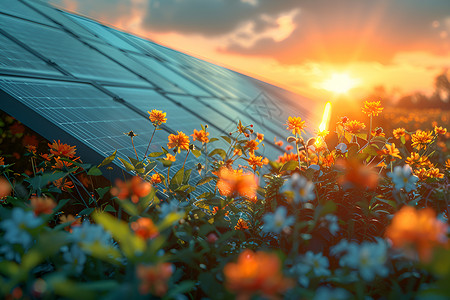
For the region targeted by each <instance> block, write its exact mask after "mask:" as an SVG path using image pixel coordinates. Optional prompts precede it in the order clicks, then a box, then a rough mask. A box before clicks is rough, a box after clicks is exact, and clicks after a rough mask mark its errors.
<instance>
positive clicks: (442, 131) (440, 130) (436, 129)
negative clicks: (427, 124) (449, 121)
mask: <svg viewBox="0 0 450 300" xmlns="http://www.w3.org/2000/svg"><path fill="white" fill-rule="evenodd" d="M434 132H435V133H436V134H440V135H445V134H446V133H447V128H442V126H439V127H437V126H434Z"/></svg>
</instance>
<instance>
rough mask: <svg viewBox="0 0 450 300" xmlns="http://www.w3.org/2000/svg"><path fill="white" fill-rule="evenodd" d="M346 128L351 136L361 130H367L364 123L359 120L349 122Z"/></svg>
mask: <svg viewBox="0 0 450 300" xmlns="http://www.w3.org/2000/svg"><path fill="white" fill-rule="evenodd" d="M344 128H345V130H346V131H347V132H349V133H351V134H357V133H359V132H360V131H361V130H363V129H364V128H366V125H364V123H362V122H359V121H357V120H353V121H348V122H347V123H345V125H344Z"/></svg>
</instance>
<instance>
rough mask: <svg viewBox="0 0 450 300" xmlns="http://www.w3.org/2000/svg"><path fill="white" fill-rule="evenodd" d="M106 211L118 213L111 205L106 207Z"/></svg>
mask: <svg viewBox="0 0 450 300" xmlns="http://www.w3.org/2000/svg"><path fill="white" fill-rule="evenodd" d="M104 211H109V212H116V209H115V208H114V207H113V206H112V205H111V204H108V205H106V207H105V209H104Z"/></svg>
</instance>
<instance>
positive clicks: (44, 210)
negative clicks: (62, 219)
mask: <svg viewBox="0 0 450 300" xmlns="http://www.w3.org/2000/svg"><path fill="white" fill-rule="evenodd" d="M30 204H31V207H32V208H33V211H34V214H35V215H36V216H39V215H40V214H51V213H52V212H53V209H54V208H55V207H56V203H55V201H54V200H53V199H52V198H48V197H44V198H41V197H32V198H31V199H30Z"/></svg>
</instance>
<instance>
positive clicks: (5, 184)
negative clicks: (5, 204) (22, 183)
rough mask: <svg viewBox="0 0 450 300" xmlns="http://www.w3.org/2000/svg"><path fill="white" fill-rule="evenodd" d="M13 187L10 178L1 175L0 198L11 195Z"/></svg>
mask: <svg viewBox="0 0 450 300" xmlns="http://www.w3.org/2000/svg"><path fill="white" fill-rule="evenodd" d="M11 190H12V187H11V184H10V183H9V181H8V180H6V179H5V178H4V177H0V199H3V198H5V197H6V196H9V194H10V193H11Z"/></svg>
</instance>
